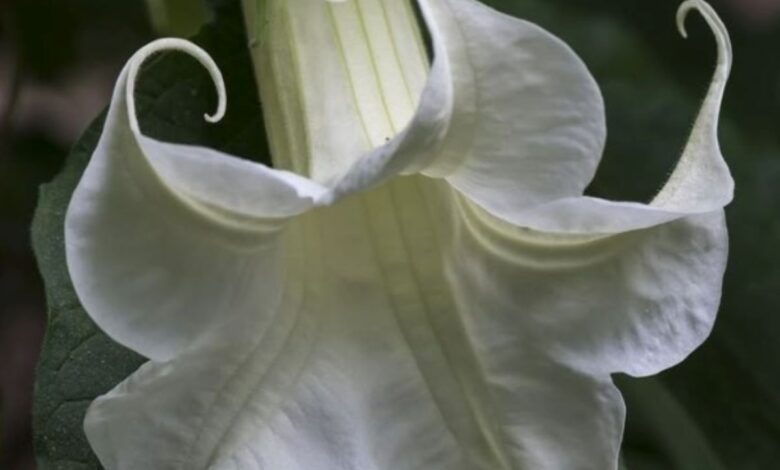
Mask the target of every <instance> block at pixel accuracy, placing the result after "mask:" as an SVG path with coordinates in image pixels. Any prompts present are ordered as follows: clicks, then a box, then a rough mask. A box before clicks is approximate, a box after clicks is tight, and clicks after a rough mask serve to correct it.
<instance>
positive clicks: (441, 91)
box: [313, 0, 606, 210]
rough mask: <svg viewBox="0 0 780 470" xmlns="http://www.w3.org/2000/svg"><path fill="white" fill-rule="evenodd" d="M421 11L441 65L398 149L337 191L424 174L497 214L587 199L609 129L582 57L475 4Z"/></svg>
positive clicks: (461, 0)
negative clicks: (581, 197)
mask: <svg viewBox="0 0 780 470" xmlns="http://www.w3.org/2000/svg"><path fill="white" fill-rule="evenodd" d="M419 4H420V7H421V9H422V12H423V15H424V17H425V20H426V23H427V25H428V28H429V31H430V33H431V36H432V38H433V47H434V61H433V65H432V69H431V72H430V75H429V77H428V82H427V84H426V86H425V88H424V90H423V92H422V95H421V97H420V103H419V106H418V109H417V112H416V114H415V116H414V118H413V119H412V122H411V123H410V124H409V126H407V128H406V129H405V130H404V131H402V132H401V133H400V134H399V135H397V136H396V137H395V138H394V139H393V140H392V141H391V142H389V143H388V144H386V145H384V146H381V147H378V148H376V149H374V150H373V151H372V152H370V153H369V154H367V155H365V156H364V157H362V158H360V159H358V160H357V161H356V163H355V164H354V165H353V168H352V170H351V172H350V173H348V174H347V175H346V176H345V177H344V178H343V179H342V181H341V183H340V185H339V187H338V188H337V190H336V191H337V193H340V194H343V193H349V192H352V191H355V190H357V189H360V188H362V187H365V186H368V185H370V184H373V183H376V182H377V181H381V180H382V179H384V178H386V177H389V176H392V175H394V174H397V173H399V172H400V173H415V172H422V173H423V174H426V175H429V176H432V177H446V178H447V180H448V181H450V183H451V184H453V185H454V186H456V187H457V188H458V189H460V190H461V191H463V192H464V193H466V194H468V195H469V197H471V198H473V199H475V200H477V201H478V202H479V203H480V204H481V205H483V206H485V207H488V208H495V209H494V210H507V208H512V210H519V209H521V208H526V207H529V206H532V205H534V204H538V203H541V202H547V201H551V200H555V199H559V198H563V197H568V196H577V195H580V194H582V191H583V190H584V189H585V187H586V186H587V185H588V183H589V182H590V180H591V179H592V177H593V174H594V173H595V170H596V167H597V165H598V162H599V160H600V158H601V153H602V149H603V146H604V140H605V136H606V128H605V118H604V105H603V100H602V98H601V93H600V91H599V89H598V86H597V85H596V83H595V81H594V80H593V78H592V76H591V75H590V73H589V72H588V70H587V68H586V67H585V65H584V64H583V63H582V61H581V60H580V59H579V58H578V57H577V56H576V54H574V52H573V51H572V50H571V49H570V48H569V47H568V46H567V45H566V44H565V43H563V42H562V41H560V40H559V39H558V38H556V37H554V36H552V35H551V34H549V33H547V32H546V31H544V30H542V29H541V28H539V27H538V26H535V25H533V24H531V23H528V22H526V21H523V20H519V19H517V18H513V17H510V16H508V15H504V14H502V13H499V12H497V11H495V10H493V9H491V8H489V7H487V6H485V5H483V4H481V3H479V2H477V1H475V0H421V1H420V2H419ZM313 158H317V156H316V155H314V156H313Z"/></svg>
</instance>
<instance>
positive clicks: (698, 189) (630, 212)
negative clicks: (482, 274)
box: [448, 0, 734, 235]
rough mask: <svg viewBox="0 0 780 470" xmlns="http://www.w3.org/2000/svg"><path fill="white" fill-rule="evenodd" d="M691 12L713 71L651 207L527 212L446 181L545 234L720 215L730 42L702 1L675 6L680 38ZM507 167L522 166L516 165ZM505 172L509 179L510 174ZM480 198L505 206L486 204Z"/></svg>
mask: <svg viewBox="0 0 780 470" xmlns="http://www.w3.org/2000/svg"><path fill="white" fill-rule="evenodd" d="M694 9H696V10H698V11H699V12H701V14H702V15H703V16H704V18H705V20H706V21H707V23H708V24H709V26H710V27H711V29H712V31H713V33H714V35H715V39H716V42H717V46H718V62H717V67H716V70H715V74H714V76H713V79H712V83H711V85H710V88H709V90H708V92H707V96H706V97H705V99H704V103H703V104H702V107H701V110H700V111H699V115H698V117H697V119H696V122H695V124H694V127H693V131H692V132H691V135H690V137H689V139H688V143H687V145H686V147H685V150H684V152H683V154H682V156H681V158H680V161H679V163H678V164H677V167H676V168H675V170H674V171H673V173H672V175H671V177H670V178H669V180H668V181H667V183H666V184H665V185H664V187H663V189H662V190H661V191H660V193H659V194H658V195H657V196H656V197H655V198H654V200H653V201H652V202H651V203H649V204H639V203H630V202H619V201H607V200H603V199H598V198H592V197H585V196H581V195H577V196H571V197H564V198H560V199H556V200H551V201H548V202H545V203H541V204H537V205H535V206H533V207H527V206H523V205H521V204H512V203H511V201H513V200H514V199H515V196H514V194H513V190H512V189H505V188H502V187H501V186H492V185H491V184H490V182H489V180H486V181H483V182H481V183H479V184H475V185H472V186H470V187H469V188H464V187H463V186H462V185H460V184H458V182H457V181H455V180H453V179H452V178H448V181H450V182H451V183H452V184H453V186H455V187H456V188H458V189H459V190H461V191H462V192H463V193H464V194H465V195H466V196H467V197H468V198H470V199H471V200H472V201H474V202H476V203H477V204H479V205H480V206H481V207H482V208H484V209H485V210H487V211H488V212H490V213H491V214H493V215H495V216H497V217H499V218H501V219H503V220H505V221H507V222H508V223H510V224H513V225H518V226H523V227H529V228H532V229H535V230H539V231H544V232H559V233H572V234H580V235H582V234H609V233H620V232H626V231H630V230H636V229H642V228H647V227H652V226H656V225H659V224H663V223H667V222H670V221H673V220H678V219H681V218H684V217H686V216H689V215H697V214H708V213H711V212H717V211H720V210H721V209H722V208H723V207H724V206H726V205H727V204H728V203H729V202H730V201H731V199H732V197H733V192H734V181H733V179H732V177H731V173H730V172H729V169H728V166H727V165H726V162H725V161H724V159H723V155H722V154H721V151H720V145H719V143H718V135H717V134H718V120H719V115H720V105H721V101H722V99H723V93H724V91H725V88H726V83H727V81H728V77H729V73H730V71H731V63H732V50H731V42H730V39H729V36H728V32H727V31H726V27H725V26H724V25H723V23H722V21H721V20H720V18H718V16H717V14H716V13H715V11H714V10H713V9H712V7H710V6H709V4H707V3H706V2H704V1H703V0H688V1H686V2H684V3H683V4H682V5H681V6H680V9H679V13H678V24H679V27H680V31H681V32H682V33H683V35H685V29H684V26H683V25H684V21H685V18H686V16H687V15H688V13H689V12H690V11H691V10H694ZM512 164H515V165H518V166H522V162H520V161H517V162H515V163H512ZM512 164H507V165H506V166H507V167H508V166H511V165H512ZM495 171H501V169H500V168H497V169H496V170H495ZM506 171H507V173H509V174H511V171H512V170H510V169H506ZM483 193H485V194H491V195H493V196H492V197H494V198H495V200H496V201H502V200H503V201H505V203H501V204H493V203H489V202H486V199H485V198H484V197H483V196H482V194H483ZM502 198H503V199H502Z"/></svg>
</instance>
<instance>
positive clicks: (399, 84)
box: [65, 0, 733, 470]
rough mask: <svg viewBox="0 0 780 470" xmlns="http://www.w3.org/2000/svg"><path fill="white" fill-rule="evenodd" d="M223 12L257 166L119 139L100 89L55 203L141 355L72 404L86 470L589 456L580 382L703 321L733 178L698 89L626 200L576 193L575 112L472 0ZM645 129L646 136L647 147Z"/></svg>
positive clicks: (609, 442) (576, 461)
mask: <svg viewBox="0 0 780 470" xmlns="http://www.w3.org/2000/svg"><path fill="white" fill-rule="evenodd" d="M417 3H418V5H419V7H420V10H421V12H422V16H423V18H424V20H425V22H426V24H427V27H428V29H429V31H430V34H431V37H432V44H433V54H434V58H433V61H432V63H431V64H430V67H429V65H428V62H427V59H426V54H425V48H424V46H422V41H421V39H420V32H419V31H418V29H417V23H416V21H415V19H414V14H413V11H412V9H411V5H410V4H409V2H407V1H399V0H344V1H324V0H264V1H255V0H247V1H245V5H244V7H245V10H244V11H245V16H246V18H247V24H248V30H249V36H250V44H251V48H252V56H253V60H254V64H255V68H256V76H257V78H258V85H259V87H260V91H261V97H262V101H263V106H264V112H265V113H266V116H267V126H268V132H269V136H270V143H271V148H272V153H273V157H274V163H275V167H274V168H269V167H267V166H264V165H261V164H258V163H253V162H250V161H246V160H242V159H239V158H236V157H233V156H230V155H226V154H223V153H220V152H217V151H214V150H211V149H208V148H203V147H197V146H187V145H179V144H172V143H168V142H163V141H159V140H155V139H152V138H150V137H147V136H145V135H143V134H142V133H141V131H140V129H139V125H138V122H137V120H136V114H135V104H134V101H133V90H134V85H135V81H136V77H137V75H138V73H139V70H140V68H141V65H142V63H143V62H144V61H145V60H146V59H147V58H148V57H149V56H151V55H152V54H154V53H156V52H158V51H161V50H168V49H178V50H181V51H184V52H186V53H188V54H191V55H192V56H193V57H194V58H196V59H197V60H198V61H200V62H201V63H202V64H203V65H204V66H205V67H206V69H207V70H208V71H209V72H210V73H211V75H212V77H213V79H214V82H215V84H216V87H217V91H218V94H219V106H218V109H217V112H216V113H215V114H214V115H213V116H207V119H208V120H210V121H217V120H219V119H220V117H221V116H222V115H223V113H224V111H225V106H226V103H225V90H224V84H223V81H222V78H221V76H220V73H219V71H218V69H217V66H216V64H214V63H213V62H212V60H211V59H210V57H209V56H208V55H207V54H206V53H205V52H203V51H202V50H200V49H199V48H197V47H196V46H194V45H193V44H191V43H188V42H186V41H182V40H172V39H164V40H160V41H157V42H154V43H152V44H150V45H148V46H146V47H145V48H143V49H141V50H140V51H139V52H138V53H137V54H136V55H135V56H134V57H133V58H132V59H131V60H130V61H129V63H128V64H127V66H126V67H125V69H124V70H123V71H122V73H121V76H120V78H119V80H118V83H117V86H116V90H115V92H114V96H113V99H112V102H111V106H110V110H109V113H108V117H107V120H106V124H105V128H104V130H103V134H102V136H101V138H100V141H99V144H98V146H97V149H96V150H95V152H94V154H93V155H92V158H91V161H90V163H89V165H88V167H87V169H86V171H85V173H84V175H83V177H82V179H81V182H80V183H79V185H78V187H77V189H76V191H75V193H74V195H73V198H72V200H71V203H70V206H69V208H68V213H67V218H66V229H65V230H66V231H65V236H66V252H67V263H68V268H69V271H70V274H71V277H72V279H73V283H74V286H75V288H76V291H77V293H78V295H79V298H80V300H81V301H82V303H83V305H84V307H85V308H86V310H87V312H88V313H89V314H90V315H91V317H92V318H93V319H94V320H95V322H96V323H97V324H98V325H99V326H100V327H101V328H102V329H103V330H104V331H105V332H106V333H108V334H109V335H110V336H111V337H113V338H114V339H115V340H116V341H118V342H119V343H121V344H123V345H126V346H127V347H129V348H131V349H133V350H135V351H137V352H139V353H140V354H142V355H144V356H146V357H148V358H149V359H150V360H149V362H148V363H146V364H145V365H143V366H142V367H141V368H140V369H139V370H138V371H137V372H135V373H134V374H133V375H132V376H130V377H129V378H127V379H126V380H125V381H124V382H123V383H121V384H120V385H118V386H117V387H116V388H115V389H114V390H112V391H111V392H109V393H108V394H106V395H104V396H102V397H100V398H98V399H97V400H96V401H95V402H94V403H93V404H92V405H91V407H90V409H89V412H88V415H87V417H86V421H85V429H86V432H87V436H88V438H89V441H90V443H91V445H92V447H93V448H94V450H95V452H96V453H97V454H98V456H99V458H100V460H101V462H102V463H103V464H104V465H105V466H106V467H108V468H111V469H139V468H145V469H205V468H209V469H237V468H241V469H258V470H259V469H270V470H344V469H355V470H412V469H426V470H475V469H491V470H493V469H506V470H509V469H513V470H515V469H533V470H539V469H542V470H561V469H594V470H604V469H615V468H616V467H617V459H618V452H619V448H620V443H621V437H622V433H623V422H624V415H625V409H624V404H623V401H622V399H621V396H620V393H619V392H618V390H617V389H616V388H615V386H614V385H613V383H612V380H611V378H610V374H612V373H617V372H622V373H627V374H631V375H635V376H644V375H649V374H655V373H657V372H659V371H661V370H663V369H665V368H668V367H670V366H672V365H674V364H676V363H678V362H679V361H681V360H682V359H684V358H685V357H686V356H687V355H688V354H689V353H690V352H691V351H692V350H693V349H694V348H696V347H697V346H698V345H699V344H700V343H701V342H702V341H703V340H704V339H705V338H706V336H707V335H708V334H709V332H710V329H711V327H712V324H713V321H714V318H715V314H716V310H717V308H718V304H719V299H720V291H721V282H722V277H723V272H724V268H725V264H726V255H727V234H726V228H725V224H724V216H723V210H722V209H723V206H724V205H725V204H727V203H728V202H729V201H730V199H731V197H732V190H733V183H732V179H731V177H730V174H729V171H728V168H727V167H726V165H725V163H724V161H723V158H722V156H721V154H720V150H719V145H718V141H717V135H716V134H717V123H718V113H719V107H720V102H721V99H722V95H723V90H724V87H725V84H726V81H727V78H728V74H729V69H730V65H731V49H730V44H729V39H728V36H727V33H726V31H725V28H724V26H723V25H722V23H721V22H720V20H719V19H718V18H717V16H716V14H715V13H714V12H713V10H712V9H711V8H710V7H709V5H707V4H706V3H705V2H704V1H702V0H687V1H686V2H684V3H683V4H682V6H681V8H680V10H679V17H678V20H679V26H680V28H681V31H682V32H683V34H684V33H685V29H684V20H685V18H686V15H687V13H688V12H689V11H691V10H692V9H696V10H698V11H700V12H701V13H702V14H703V16H704V18H705V19H706V20H707V22H708V23H709V25H710V26H711V27H712V30H713V31H714V33H715V37H716V39H717V44H718V48H719V54H718V64H717V69H716V72H715V76H714V79H713V82H712V85H711V87H710V89H709V92H708V94H707V97H706V99H705V101H704V103H703V106H702V109H701V112H700V114H699V116H698V118H697V120H696V123H695V126H694V128H693V131H692V134H691V136H690V140H689V142H688V144H687V146H686V147H685V150H684V152H683V154H682V157H681V159H680V161H679V164H678V165H677V167H676V169H675V170H674V172H673V173H672V175H671V177H670V178H669V181H668V182H667V183H666V184H665V186H664V187H663V189H662V190H661V191H660V193H659V194H658V195H657V196H656V197H655V198H654V199H653V200H652V201H651V202H650V203H648V204H639V203H628V202H615V201H607V200H602V199H597V198H593V197H586V196H583V190H584V188H585V187H586V186H587V184H588V183H589V182H590V180H591V178H592V177H593V174H594V172H595V170H596V166H597V164H598V162H599V159H600V157H601V154H602V149H603V145H604V140H605V134H606V132H605V120H604V108H603V103H602V98H601V95H600V93H599V89H598V87H597V85H596V83H595V82H594V80H593V78H592V77H591V76H590V74H589V72H588V70H587V69H586V67H585V66H584V65H583V64H582V63H581V61H580V60H579V59H578V58H577V57H576V55H575V54H574V53H573V52H572V51H571V50H570V49H569V48H568V47H567V46H566V45H565V44H563V43H562V42H561V41H560V40H558V39H556V38H555V37H553V36H552V35H550V34H549V33H547V32H545V31H544V30H542V29H540V28H538V27H536V26H534V25H532V24H529V23H527V22H524V21H521V20H518V19H516V18H512V17H509V16H506V15H504V14H502V13H499V12H497V11H495V10H492V9H490V8H488V7H486V6H484V5H482V4H480V3H479V2H477V1H475V0H419V1H418V2H417ZM648 138H652V135H648Z"/></svg>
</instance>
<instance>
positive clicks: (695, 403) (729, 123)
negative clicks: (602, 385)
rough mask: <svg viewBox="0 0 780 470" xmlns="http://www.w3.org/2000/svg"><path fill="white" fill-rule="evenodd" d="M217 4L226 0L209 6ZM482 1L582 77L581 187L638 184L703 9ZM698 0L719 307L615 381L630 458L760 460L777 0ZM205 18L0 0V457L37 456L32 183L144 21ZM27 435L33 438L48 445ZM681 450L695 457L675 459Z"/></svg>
mask: <svg viewBox="0 0 780 470" xmlns="http://www.w3.org/2000/svg"><path fill="white" fill-rule="evenodd" d="M217 3H219V4H222V5H223V6H224V4H228V3H230V0H225V1H220V2H211V3H210V6H211V7H213V6H214V4H217ZM486 3H490V4H492V5H494V6H496V7H498V8H500V9H503V10H505V11H510V12H512V13H514V14H517V15H519V16H523V17H525V18H528V19H530V20H532V21H535V22H537V23H539V24H541V25H542V26H544V27H545V28H547V29H549V30H551V31H552V32H554V33H556V34H558V35H560V36H562V37H563V38H564V39H565V40H566V41H567V42H569V43H570V44H571V45H572V47H573V48H574V49H575V50H576V51H577V52H578V53H580V54H581V55H582V56H583V58H584V59H585V61H586V62H587V63H588V65H589V67H591V69H592V70H593V72H594V74H595V75H596V77H597V79H598V80H599V83H600V84H601V86H602V88H603V91H604V95H605V99H606V102H607V112H608V125H609V127H608V128H609V133H610V135H609V140H608V148H607V152H606V155H605V158H604V164H603V166H602V168H601V169H600V171H599V174H598V176H597V178H596V180H595V182H594V184H593V185H592V187H591V188H590V192H591V193H592V194H595V195H599V196H604V197H610V198H620V199H630V200H646V199H647V198H649V197H650V196H651V195H652V194H653V193H654V191H655V190H657V189H658V187H659V186H660V185H661V184H662V182H663V180H664V177H665V175H667V174H668V172H669V171H670V170H671V168H672V167H673V165H674V161H675V157H676V156H677V155H678V154H679V152H680V149H681V147H682V145H683V144H684V142H685V137H686V134H687V132H688V131H689V129H690V127H691V123H692V121H693V118H694V116H695V113H696V110H697V106H698V104H699V102H700V100H701V98H702V97H703V94H704V91H705V89H706V86H707V84H708V83H709V76H710V73H711V71H712V69H713V64H714V52H715V49H714V48H715V45H714V42H713V40H712V37H711V35H710V33H709V32H708V30H707V29H706V28H705V26H704V24H703V22H702V21H700V20H699V19H696V20H693V19H691V20H690V23H691V28H690V33H691V39H690V40H688V41H683V40H682V39H681V38H680V37H679V35H678V34H677V31H676V29H675V24H674V15H675V11H676V9H677V7H678V4H679V2H678V1H677V0H652V1H651V0H544V1H541V0H493V1H488V2H486ZM711 3H712V5H713V6H714V7H715V8H716V9H717V10H718V12H719V13H720V14H721V16H722V17H723V19H724V20H725V22H726V23H727V25H728V27H729V30H730V32H731V35H732V39H733V42H734V46H735V56H736V62H735V68H734V74H733V79H732V81H731V84H730V87H729V89H728V93H727V99H726V103H725V106H724V116H723V125H722V128H721V137H722V144H723V147H724V154H725V155H726V156H727V159H728V161H729V164H730V165H731V166H732V169H733V171H734V175H735V178H736V180H737V188H738V189H737V191H738V192H737V199H736V201H735V203H734V204H733V205H732V206H731V207H730V208H729V224H730V228H731V237H732V257H731V261H730V267H729V271H728V274H727V278H726V287H725V290H724V299H723V309H722V312H721V315H720V317H719V320H718V324H717V326H716V329H715V332H714V333H713V336H712V338H711V339H710V340H709V341H708V342H707V343H706V344H705V345H704V346H703V347H702V348H701V349H700V350H699V351H697V352H696V353H695V354H694V355H693V356H692V357H691V358H690V359H689V360H688V361H686V362H685V363H684V364H682V365H680V366H678V367H676V368H674V369H672V370H670V371H668V372H666V373H664V374H662V376H661V377H660V378H658V379H651V380H649V381H648V380H635V379H628V378H618V380H619V383H620V385H621V387H622V388H623V390H624V393H625V394H626V397H627V400H628V403H629V410H630V414H629V432H628V434H627V438H626V439H627V445H630V446H631V454H630V455H628V456H627V463H628V468H629V469H630V470H635V469H642V468H646V469H650V468H658V469H675V468H677V469H681V470H683V469H691V470H693V469H702V470H704V469H712V468H716V467H715V466H714V465H715V464H711V465H707V466H702V465H703V464H701V463H700V462H702V461H717V462H718V464H717V465H721V468H727V469H737V470H752V469H756V470H759V469H765V470H771V469H773V468H777V462H780V378H779V377H778V374H780V318H778V314H780V312H779V311H778V309H779V308H780V266H778V262H780V134H779V133H778V126H779V125H780V54H778V53H777V51H778V46H780V0H712V1H711ZM182 11H186V12H187V14H186V15H183V14H181V13H180V12H182ZM150 12H153V14H150ZM171 12H176V14H171ZM209 15H210V13H209V10H208V9H207V8H206V7H205V6H204V5H201V4H200V3H198V0H172V1H167V2H157V1H152V2H149V3H147V2H145V1H143V0H112V1H111V2H106V1H102V0H68V1H67V2H62V1H54V0H3V1H2V2H0V469H2V470H29V469H33V468H36V465H35V458H34V450H33V447H34V446H33V442H34V439H33V430H32V422H33V420H32V405H33V390H34V381H35V376H36V375H35V370H36V368H35V366H36V363H37V360H38V356H39V353H40V348H41V344H42V341H43V338H44V331H45V326H46V318H47V317H46V304H45V296H44V290H43V286H42V281H41V278H40V275H39V274H38V270H37V266H36V262H35V259H34V257H33V253H32V249H31V242H30V224H31V220H32V216H33V211H34V209H35V207H36V200H37V194H38V187H39V185H41V184H42V183H45V182H47V181H49V180H51V179H52V178H53V177H54V176H55V175H56V174H57V172H58V171H59V169H60V168H61V166H62V165H63V162H64V161H65V158H66V157H67V155H68V153H69V149H70V148H71V147H72V146H73V145H74V143H75V142H76V141H77V140H78V139H79V136H80V135H81V133H82V132H83V131H84V130H85V129H86V127H87V126H88V125H89V123H90V122H91V121H92V120H93V119H94V118H95V117H96V116H97V115H98V114H99V113H100V111H101V110H102V109H103V108H104V107H105V105H106V104H107V101H108V97H109V94H110V92H111V89H112V86H113V82H114V80H115V78H116V76H117V74H118V72H119V69H120V68H121V66H122V65H123V63H124V61H125V60H126V59H127V58H128V57H129V56H130V55H131V54H132V52H134V51H135V50H136V49H137V48H138V47H140V46H141V45H143V44H144V43H146V42H148V41H149V40H151V39H152V38H154V37H155V36H156V35H159V34H175V35H181V36H188V35H190V34H192V33H194V32H195V31H196V30H197V26H198V25H199V24H200V22H201V21H203V20H204V19H205V18H207V17H208V16H209ZM42 445H43V444H40V442H39V449H38V451H39V453H44V454H45V455H47V456H49V457H51V456H52V455H54V454H56V452H58V450H57V449H51V448H40V447H41V446H42ZM74 445H77V444H74ZM693 448H695V449H693ZM691 449H693V450H691ZM60 451H62V452H65V453H67V449H66V450H60ZM697 452H700V453H704V454H706V456H704V457H701V458H698V457H695V456H694V457H691V458H688V457H687V456H686V453H688V454H691V453H697ZM707 459H710V460H707ZM51 462H54V463H53V464H51V465H48V466H46V467H45V468H58V469H92V468H97V467H96V465H95V463H94V461H93V460H91V459H89V458H87V459H86V460H83V461H79V462H71V463H69V464H64V463H62V462H60V463H59V464H58V463H57V459H56V458H52V459H51V460H50V463H51ZM697 462H699V463H697ZM773 463H774V465H772V464H773ZM40 468H44V467H43V466H41V467H40Z"/></svg>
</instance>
